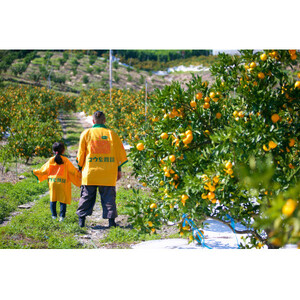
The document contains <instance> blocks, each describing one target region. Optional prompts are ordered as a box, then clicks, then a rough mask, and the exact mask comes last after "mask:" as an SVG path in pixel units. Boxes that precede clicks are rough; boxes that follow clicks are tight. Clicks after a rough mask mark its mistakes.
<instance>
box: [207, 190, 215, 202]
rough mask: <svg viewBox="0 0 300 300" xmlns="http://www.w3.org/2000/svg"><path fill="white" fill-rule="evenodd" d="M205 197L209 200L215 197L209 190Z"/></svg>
mask: <svg viewBox="0 0 300 300" xmlns="http://www.w3.org/2000/svg"><path fill="white" fill-rule="evenodd" d="M207 197H208V199H209V200H212V199H214V198H215V193H213V192H209V193H208V194H207Z"/></svg>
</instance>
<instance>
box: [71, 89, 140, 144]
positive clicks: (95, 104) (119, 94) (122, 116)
mask: <svg viewBox="0 0 300 300" xmlns="http://www.w3.org/2000/svg"><path fill="white" fill-rule="evenodd" d="M145 97H146V96H145V90H140V91H129V90H119V89H112V91H111V93H110V91H100V92H99V91H97V90H95V89H90V90H84V91H82V92H81V94H80V96H79V97H78V99H77V109H78V110H79V111H83V112H85V113H86V114H87V115H92V114H93V113H94V112H95V111H97V110H102V111H103V112H104V113H105V115H106V120H107V125H108V126H109V127H110V128H112V129H114V130H115V131H116V132H117V133H118V135H119V136H120V137H121V139H122V140H123V141H125V140H126V141H128V142H133V141H134V140H136V139H138V138H139V134H141V132H140V130H139V128H140V126H141V124H143V123H144V122H145Z"/></svg>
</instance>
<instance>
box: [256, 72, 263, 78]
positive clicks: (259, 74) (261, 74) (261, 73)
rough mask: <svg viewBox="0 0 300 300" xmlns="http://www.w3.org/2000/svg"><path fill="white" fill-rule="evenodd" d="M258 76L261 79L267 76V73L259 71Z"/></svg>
mask: <svg viewBox="0 0 300 300" xmlns="http://www.w3.org/2000/svg"><path fill="white" fill-rule="evenodd" d="M257 76H258V78H259V79H264V78H265V74H264V73H263V72H259V73H258V75H257Z"/></svg>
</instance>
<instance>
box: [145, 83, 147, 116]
mask: <svg viewBox="0 0 300 300" xmlns="http://www.w3.org/2000/svg"><path fill="white" fill-rule="evenodd" d="M145 121H147V80H145Z"/></svg>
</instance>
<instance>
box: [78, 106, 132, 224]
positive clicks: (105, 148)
mask: <svg viewBox="0 0 300 300" xmlns="http://www.w3.org/2000/svg"><path fill="white" fill-rule="evenodd" d="M105 122H106V118H105V114H104V113H103V112H102V111H96V112H95V113H94V114H93V123H94V125H93V127H92V128H89V129H86V130H84V131H83V132H82V133H81V135H80V142H79V149H78V154H77V164H78V167H79V170H81V171H82V181H81V195H80V200H79V205H78V209H77V211H76V213H77V215H78V217H79V222H78V223H79V226H80V227H84V226H85V219H86V216H90V215H92V212H93V207H94V205H95V202H96V194H97V189H98V191H99V193H100V196H101V204H102V209H103V215H102V217H103V219H108V220H109V227H112V226H114V227H116V226H117V224H116V222H115V218H116V217H117V216H118V215H117V208H116V182H117V180H119V179H120V178H121V176H122V174H121V166H122V165H124V164H125V163H126V162H127V156H126V152H125V149H124V147H123V143H122V141H121V139H120V138H119V136H118V135H117V134H116V133H115V132H114V131H113V130H111V129H109V128H107V127H106V126H105Z"/></svg>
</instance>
